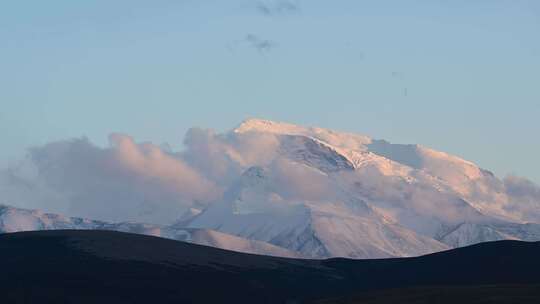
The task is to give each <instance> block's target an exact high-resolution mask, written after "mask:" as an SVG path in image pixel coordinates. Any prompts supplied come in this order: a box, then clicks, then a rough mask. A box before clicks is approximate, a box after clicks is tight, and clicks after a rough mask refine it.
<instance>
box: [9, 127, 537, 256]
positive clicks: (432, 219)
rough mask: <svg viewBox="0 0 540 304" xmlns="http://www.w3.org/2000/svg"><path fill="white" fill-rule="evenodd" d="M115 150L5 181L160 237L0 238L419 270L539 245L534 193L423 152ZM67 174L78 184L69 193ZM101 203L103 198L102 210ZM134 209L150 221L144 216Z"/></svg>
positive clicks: (24, 225) (352, 144) (229, 147)
mask: <svg viewBox="0 0 540 304" xmlns="http://www.w3.org/2000/svg"><path fill="white" fill-rule="evenodd" d="M117 137H118V135H117ZM115 138H116V137H115ZM120 139H121V140H120ZM120 139H117V142H116V144H115V145H113V147H111V148H110V149H109V150H107V149H99V148H95V147H91V146H89V144H88V143H87V142H83V143H80V142H74V143H73V142H62V143H57V144H53V145H52V146H50V147H46V148H44V151H40V152H41V153H39V154H38V155H37V156H39V157H37V158H34V161H36V160H37V165H36V167H37V172H38V174H37V176H38V179H37V180H38V181H39V183H37V184H32V183H30V182H27V181H26V180H24V179H22V177H20V176H19V175H16V174H11V175H9V176H8V178H9V180H11V181H13V183H15V182H16V183H17V185H19V188H20V189H25V191H26V189H34V188H35V189H41V187H45V188H46V189H47V190H50V193H53V194H54V195H55V196H54V197H61V198H63V199H64V200H65V201H67V202H68V203H71V204H72V206H76V207H78V209H77V208H74V210H79V211H80V212H84V211H85V210H91V211H93V214H98V215H108V213H109V212H108V211H109V209H107V204H106V203H101V202H108V204H113V203H114V204H116V205H115V206H117V205H118V206H117V208H116V209H115V210H116V213H115V216H116V217H119V218H121V216H122V214H123V213H122V212H118V210H122V211H124V210H125V213H128V214H129V215H132V216H139V215H141V216H146V215H147V214H148V215H149V216H150V218H152V219H154V218H160V216H162V215H164V214H165V215H166V218H167V221H165V222H166V223H167V224H165V225H149V224H137V223H122V224H109V223H108V222H98V221H88V220H82V219H77V218H66V217H61V216H53V215H46V216H45V215H43V214H38V213H35V212H36V211H21V210H18V211H17V212H7V213H6V211H5V210H6V209H3V210H4V211H2V212H3V213H4V214H9V216H6V215H3V216H1V217H0V220H1V221H2V222H0V223H1V224H2V226H0V229H3V231H5V232H9V231H20V230H38V229H62V228H76V229H109V230H119V231H127V232H137V233H142V234H151V235H157V236H162V237H166V238H172V239H177V240H187V241H191V242H195V243H199V244H205V245H211V246H216V247H220V248H225V249H232V250H238V251H246V252H254V253H263V254H272V255H282V256H299V257H307V258H327V257H353V258H384V257H404V256H417V255H422V254H427V253H431V252H437V251H441V250H446V249H450V248H455V247H461V246H466V245H471V244H475V243H480V242H486V241H495V240H525V241H539V240H540V187H538V186H536V185H534V184H531V183H530V182H528V181H527V182H523V181H521V180H519V178H517V179H516V178H505V179H504V180H501V179H499V178H497V177H496V176H495V175H494V174H493V173H491V172H489V171H487V170H484V169H481V168H479V167H478V166H476V165H475V164H474V163H472V162H469V161H466V160H463V159H461V158H459V157H456V156H452V155H449V154H446V153H443V152H438V151H435V150H432V149H429V148H426V147H423V146H420V145H401V144H391V143H389V142H387V141H384V140H374V139H372V138H370V137H367V136H363V135H358V134H352V133H344V132H337V131H332V130H328V129H322V128H312V127H302V126H297V125H292V124H287V123H280V122H273V121H268V120H260V119H250V120H247V121H245V122H243V123H242V124H241V125H240V126H238V127H237V128H236V129H234V130H232V131H230V132H227V133H225V134H215V133H214V132H213V131H206V130H202V129H194V130H191V131H190V132H188V135H187V137H186V142H185V144H186V150H185V151H181V152H172V151H164V150H162V149H161V148H159V147H157V146H153V145H151V144H148V143H145V144H140V145H137V144H136V143H134V142H133V141H132V140H131V139H129V138H126V137H120ZM78 145H81V146H78ZM58 147H61V149H60V148H58ZM53 148H54V149H53ZM81 150H82V151H84V153H81V152H79V151H81ZM58 151H60V152H58ZM71 151H75V152H71ZM94 154H95V155H94ZM81 155H83V156H84V155H90V156H91V157H89V158H88V159H86V158H81ZM64 159H68V160H70V161H69V162H64V161H63V160H64ZM87 162H90V163H92V166H89V165H88V164H87ZM51 163H52V164H54V165H51ZM73 163H75V164H79V163H82V165H80V166H75V168H74V167H73V165H72V164H73ZM111 164H114V166H112V165H111ZM100 165H101V166H102V167H103V168H104V169H100ZM95 167H97V168H98V169H100V170H101V171H99V170H98V169H96V171H95V172H94V171H92V170H94V168H95ZM51 168H52V169H51ZM79 168H83V169H84V170H83V171H81V172H79V171H77V170H79ZM115 170H116V171H115ZM70 174H71V175H73V176H74V177H75V178H73V179H69V180H65V177H64V175H66V176H71V175H70ZM92 174H94V175H95V179H93V175H92ZM40 176H42V177H43V178H41V179H39V177H40ZM103 179H106V180H107V181H108V182H104V181H103ZM122 179H125V180H122ZM19 180H24V181H25V182H24V183H23V182H20V181H19ZM51 180H52V182H50V181H51ZM78 181H84V182H81V183H79V182H78ZM87 183H88V184H90V185H91V187H86V184H87ZM51 185H52V186H51ZM65 185H68V186H69V187H68V186H65ZM102 185H106V187H102ZM133 185H134V186H133ZM0 189H1V188H0ZM58 189H60V190H63V191H64V192H58V191H57V190H58ZM96 189H101V190H102V191H103V193H110V195H108V196H102V195H101V196H96V195H94V193H96V192H98V193H101V192H99V191H96ZM132 189H135V190H132ZM139 190H140V191H139ZM163 191H164V193H163ZM66 193H67V195H66ZM45 194H47V195H49V192H46V193H45ZM23 197H24V196H23V195H18V196H17V198H23ZM32 197H39V196H32ZM96 197H98V198H100V199H101V200H98V202H100V203H99V204H95V201H96ZM111 197H112V198H121V199H119V200H120V202H118V203H117V202H116V201H115V200H113V199H111ZM126 198H127V199H126ZM122 199H123V200H122ZM124 200H127V202H126V201H124ZM132 200H133V201H134V202H133V203H131V204H130V203H129V202H130V201H132ZM31 201H32V199H29V200H27V201H26V202H25V204H29V203H31ZM78 202H81V203H80V204H77V203H78ZM159 202H161V203H162V204H161V205H160V204H159ZM83 203H84V204H83ZM96 206H98V207H96ZM138 206H148V207H149V208H148V209H145V212H142V213H141V212H139V211H140V210H137V208H139V207H138ZM87 208H88V209H87ZM122 208H123V209H122ZM160 208H161V209H160ZM7 210H8V211H9V210H15V209H7ZM146 211H148V212H146ZM154 211H155V213H152V212H154ZM182 211H184V213H183V215H182V214H181V213H180V214H177V213H179V212H182ZM25 212H30V213H31V214H30V215H25V216H22V215H21V214H25ZM32 212H34V213H35V214H34V213H32ZM86 217H94V216H86ZM126 217H127V218H130V217H129V216H128V215H127V216H126ZM98 218H100V217H98ZM170 218H174V219H175V220H174V221H172V222H171V221H170ZM130 219H131V218H130ZM114 221H115V222H116V220H114ZM136 221H140V219H139V218H137V219H136Z"/></svg>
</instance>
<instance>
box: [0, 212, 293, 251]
mask: <svg viewBox="0 0 540 304" xmlns="http://www.w3.org/2000/svg"><path fill="white" fill-rule="evenodd" d="M59 229H77V230H112V231H120V232H129V233H137V234H144V235H152V236H157V237H163V238H168V239H174V240H179V241H185V242H190V243H195V244H199V245H205V246H211V247H216V248H221V249H226V250H232V251H239V252H247V253H253V254H262V255H272V256H282V257H297V254H296V253H294V252H292V251H289V250H287V249H285V248H280V247H277V246H275V245H271V244H267V243H264V242H260V241H255V240H247V239H244V238H241V237H238V236H234V235H228V234H225V233H222V232H218V231H212V230H209V229H189V228H187V229H181V228H175V227H172V226H159V225H151V224H143V223H107V222H103V221H95V220H89V219H82V218H75V217H65V216H62V215H58V214H51V213H43V212H41V211H39V210H27V209H20V208H14V207H9V206H4V205H0V233H10V232H21V231H36V230H59Z"/></svg>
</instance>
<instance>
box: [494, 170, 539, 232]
mask: <svg viewBox="0 0 540 304" xmlns="http://www.w3.org/2000/svg"><path fill="white" fill-rule="evenodd" d="M503 183H504V187H505V190H506V194H507V195H508V200H509V204H507V205H506V206H505V207H504V208H505V210H507V211H508V212H511V213H513V214H514V215H516V216H517V217H518V218H521V219H523V220H525V221H531V222H538V219H540V186H538V185H536V184H535V183H533V182H532V181H530V180H528V179H526V178H523V177H519V176H514V175H509V176H507V177H505V178H504V180H503Z"/></svg>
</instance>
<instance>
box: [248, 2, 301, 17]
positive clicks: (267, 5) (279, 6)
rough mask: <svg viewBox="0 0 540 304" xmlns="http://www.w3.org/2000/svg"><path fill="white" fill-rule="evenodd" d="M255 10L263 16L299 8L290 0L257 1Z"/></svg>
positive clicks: (293, 10) (295, 10) (289, 11)
mask: <svg viewBox="0 0 540 304" xmlns="http://www.w3.org/2000/svg"><path fill="white" fill-rule="evenodd" d="M256 8H257V10H258V11H259V12H260V13H261V14H263V15H265V16H275V15H280V14H285V13H293V12H297V11H298V10H299V9H300V8H299V6H298V5H297V4H296V3H294V2H292V1H285V0H282V1H265V2H263V1H259V2H257V5H256Z"/></svg>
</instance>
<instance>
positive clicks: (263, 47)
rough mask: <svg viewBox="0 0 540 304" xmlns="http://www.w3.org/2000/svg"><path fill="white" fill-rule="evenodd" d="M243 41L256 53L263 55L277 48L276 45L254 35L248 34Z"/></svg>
mask: <svg viewBox="0 0 540 304" xmlns="http://www.w3.org/2000/svg"><path fill="white" fill-rule="evenodd" d="M245 41H246V42H247V43H248V44H249V45H250V46H251V47H253V48H254V49H256V50H257V51H259V52H261V53H264V52H269V51H270V50H272V49H273V48H275V47H276V46H277V44H276V43H275V42H273V41H271V40H266V39H261V38H259V37H258V36H256V35H253V34H248V35H247V36H246V38H245Z"/></svg>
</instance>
